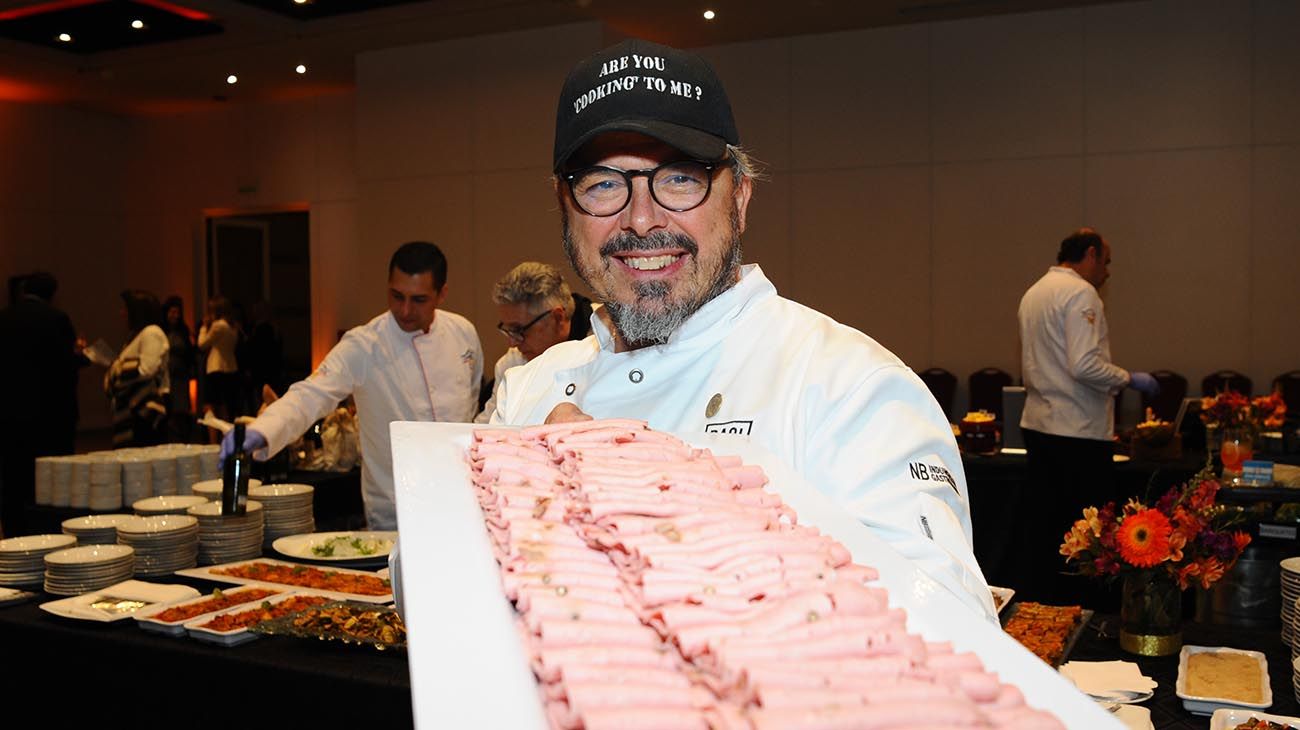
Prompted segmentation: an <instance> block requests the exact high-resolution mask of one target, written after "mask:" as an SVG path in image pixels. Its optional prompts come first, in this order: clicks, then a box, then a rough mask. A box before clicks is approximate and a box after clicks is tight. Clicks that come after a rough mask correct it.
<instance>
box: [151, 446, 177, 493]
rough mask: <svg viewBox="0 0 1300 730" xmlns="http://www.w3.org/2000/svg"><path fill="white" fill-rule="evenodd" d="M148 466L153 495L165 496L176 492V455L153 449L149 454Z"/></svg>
mask: <svg viewBox="0 0 1300 730" xmlns="http://www.w3.org/2000/svg"><path fill="white" fill-rule="evenodd" d="M149 468H150V470H151V471H152V477H153V495H154V496H155V497H165V496H167V495H171V494H176V493H177V492H176V455H175V454H172V453H169V452H166V451H162V450H155V451H152V452H150V454H149Z"/></svg>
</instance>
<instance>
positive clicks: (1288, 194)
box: [1248, 145, 1300, 393]
mask: <svg viewBox="0 0 1300 730" xmlns="http://www.w3.org/2000/svg"><path fill="white" fill-rule="evenodd" d="M1253 167H1254V177H1253V181H1252V184H1251V192H1252V197H1253V207H1252V225H1251V234H1252V236H1251V237H1252V240H1251V246H1250V252H1251V267H1250V282H1249V285H1248V286H1249V290H1250V311H1251V315H1252V316H1251V320H1250V338H1251V352H1252V354H1253V356H1254V357H1253V361H1252V364H1251V365H1252V369H1251V372H1252V373H1253V377H1254V378H1255V392H1256V393H1263V392H1264V391H1265V390H1266V389H1267V388H1268V386H1269V383H1271V382H1272V380H1273V378H1274V377H1276V376H1277V375H1278V374H1279V373H1284V372H1287V371H1290V370H1297V369H1300V307H1297V305H1296V290H1297V288H1298V286H1300V218H1297V217H1296V191H1298V190H1300V146H1297V145H1291V146H1288V147H1263V148H1260V149H1257V150H1256V152H1255V159H1254V166H1253Z"/></svg>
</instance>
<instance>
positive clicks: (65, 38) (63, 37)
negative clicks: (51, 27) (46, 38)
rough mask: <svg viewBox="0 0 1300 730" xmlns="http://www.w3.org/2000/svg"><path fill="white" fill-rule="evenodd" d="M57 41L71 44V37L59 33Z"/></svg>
mask: <svg viewBox="0 0 1300 730" xmlns="http://www.w3.org/2000/svg"><path fill="white" fill-rule="evenodd" d="M59 41H61V42H63V43H71V42H72V36H70V35H68V34H67V33H60V34H59Z"/></svg>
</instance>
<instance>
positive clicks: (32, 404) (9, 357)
mask: <svg viewBox="0 0 1300 730" xmlns="http://www.w3.org/2000/svg"><path fill="white" fill-rule="evenodd" d="M18 286H19V290H18V291H16V292H11V299H12V300H13V304H11V305H10V306H8V307H6V308H5V309H3V310H0V383H3V384H4V387H5V389H6V393H7V397H6V399H5V401H6V405H7V408H6V412H5V414H4V417H3V418H0V484H2V485H3V496H2V497H0V520H2V521H3V529H4V535H5V536H6V537H13V536H17V535H24V534H27V525H26V522H27V519H26V511H27V507H28V506H29V505H31V504H32V503H33V502H34V501H35V492H34V487H35V464H36V457H38V456H53V455H58V454H71V453H73V449H74V442H75V438H76V431H77V372H78V370H79V369H80V368H81V367H82V366H83V365H86V364H87V363H88V360H87V359H86V357H85V356H84V355H83V354H82V353H81V349H82V348H81V343H80V342H79V341H78V339H77V332H76V330H75V329H73V327H72V320H71V319H69V318H68V315H67V314H65V313H64V312H63V311H61V310H60V309H58V308H57V307H55V306H54V304H53V300H54V293H55V291H57V289H58V286H59V285H58V281H57V280H56V279H55V278H54V276H53V275H51V274H49V273H46V272H43V271H38V272H36V273H33V274H29V275H27V276H25V277H22V278H21V279H19V282H18Z"/></svg>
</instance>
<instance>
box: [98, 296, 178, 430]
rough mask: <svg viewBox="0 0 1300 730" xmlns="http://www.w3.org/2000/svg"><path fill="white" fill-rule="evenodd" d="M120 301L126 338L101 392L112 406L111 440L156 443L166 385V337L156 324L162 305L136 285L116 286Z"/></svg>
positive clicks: (164, 413) (159, 321)
mask: <svg viewBox="0 0 1300 730" xmlns="http://www.w3.org/2000/svg"><path fill="white" fill-rule="evenodd" d="M122 303H123V314H124V315H125V317H126V326H127V329H128V330H129V332H128V337H129V341H128V342H127V345H126V347H123V348H122V352H121V353H120V354H119V355H118V356H117V359H116V360H114V361H113V364H112V365H111V366H110V367H109V369H108V372H107V373H105V374H104V392H105V393H106V394H107V395H108V399H109V404H110V406H111V407H112V409H113V446H114V448H120V447H123V446H150V445H153V444H159V443H162V442H163V436H164V433H165V429H164V427H163V425H164V421H165V420H166V418H167V396H168V393H169V392H170V391H171V382H170V380H171V379H170V377H169V374H168V372H167V370H168V369H167V364H168V359H169V350H170V349H171V343H170V342H168V340H167V333H165V332H163V329H162V327H161V326H160V325H161V324H162V307H160V306H159V305H158V298H157V297H155V296H154V295H153V294H151V293H149V292H147V291H142V290H139V289H129V290H127V291H124V292H122Z"/></svg>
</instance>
